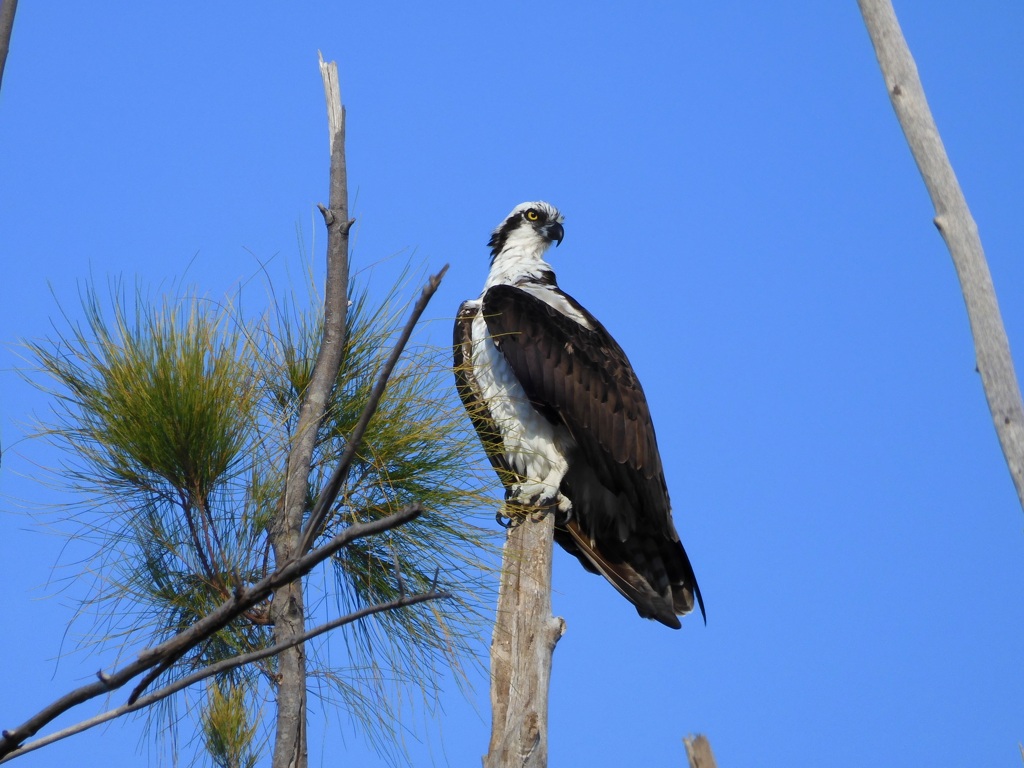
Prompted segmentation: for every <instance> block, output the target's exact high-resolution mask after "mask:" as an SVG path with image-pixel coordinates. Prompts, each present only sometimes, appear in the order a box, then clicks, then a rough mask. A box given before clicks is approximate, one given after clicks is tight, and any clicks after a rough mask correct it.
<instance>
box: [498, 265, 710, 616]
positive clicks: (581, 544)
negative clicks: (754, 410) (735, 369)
mask: <svg viewBox="0 0 1024 768" xmlns="http://www.w3.org/2000/svg"><path fill="white" fill-rule="evenodd" d="M562 296H563V297H564V298H565V300H566V301H567V302H568V305H569V306H570V307H571V308H572V309H573V310H575V313H577V314H578V316H580V317H582V318H583V319H584V320H585V321H586V325H583V324H580V323H578V322H576V321H575V320H574V319H573V318H571V317H569V316H567V315H566V314H564V313H562V312H560V311H559V310H558V309H556V308H555V307H554V306H552V305H551V304H550V303H548V302H547V301H544V300H543V299H541V298H538V297H537V296H536V295H533V294H532V293H530V292H529V291H526V290H523V289H522V288H519V287H516V286H511V285H497V286H494V287H492V288H490V289H489V290H487V291H486V292H485V293H484V296H483V299H482V305H481V310H480V311H481V312H482V313H483V316H484V320H485V322H486V324H487V329H488V333H489V334H490V336H491V338H492V339H493V340H494V343H495V344H496V345H497V346H498V348H499V349H500V350H501V352H502V355H503V356H504V358H505V360H506V361H507V362H508V364H509V366H510V367H511V368H512V370H513V372H514V373H515V375H516V378H517V379H518V380H519V382H520V383H521V385H522V387H523V390H524V391H525V393H526V396H527V397H528V398H529V399H530V402H531V403H532V404H533V406H534V407H535V408H536V409H537V410H538V411H539V412H540V413H542V414H544V415H545V416H546V417H547V418H548V419H550V420H551V421H552V422H553V423H560V424H562V425H564V426H565V427H566V429H567V430H568V431H569V434H570V435H571V436H572V438H573V440H574V441H575V444H576V448H575V450H577V451H578V452H579V453H578V455H576V456H574V459H578V461H576V460H573V461H570V471H569V472H568V473H567V474H566V477H565V479H564V480H563V492H565V493H566V495H567V496H568V497H569V498H570V499H572V500H573V509H574V511H575V513H576V515H575V517H574V518H573V519H571V520H569V522H568V528H567V529H562V531H561V532H560V533H559V534H558V541H559V543H560V544H561V545H562V546H563V547H565V548H566V549H567V550H569V551H570V552H571V553H572V554H574V555H576V557H578V558H579V559H580V561H581V562H583V564H584V565H585V566H586V567H587V568H588V570H592V571H595V572H599V573H601V574H602V575H604V576H605V578H607V579H608V580H609V581H610V582H611V583H612V584H613V585H614V586H615V588H616V589H618V590H619V591H620V592H621V593H622V594H623V595H624V596H625V597H627V598H628V599H629V600H630V601H632V602H633V603H634V605H636V607H637V610H638V611H639V612H640V613H641V615H644V616H647V617H650V618H655V619H657V620H658V621H661V622H662V623H664V624H666V625H667V626H671V627H678V626H679V622H678V619H676V618H675V614H677V613H679V614H682V613H687V612H688V611H690V610H692V608H693V606H694V597H696V600H697V602H698V603H699V604H700V608H701V613H702V614H703V613H704V603H703V600H702V599H701V595H700V589H699V588H698V586H697V580H696V577H695V576H694V573H693V568H692V567H691V565H690V562H689V558H687V556H686V552H685V551H684V550H683V547H682V544H681V543H680V541H679V535H678V534H677V533H676V530H675V525H674V524H673V522H672V515H671V505H670V502H669V497H668V486H667V485H666V483H665V476H664V471H663V469H662V464H661V457H660V454H659V452H658V442H657V437H656V436H655V433H654V425H653V423H652V421H651V415H650V410H649V408H648V405H647V398H646V396H645V395H644V391H643V387H641V385H640V382H639V380H638V379H637V376H636V373H635V372H634V370H633V366H632V365H630V362H629V359H628V358H627V357H626V354H625V352H623V351H622V348H621V347H620V346H619V345H618V344H617V343H616V342H615V340H614V339H613V338H612V337H611V335H610V334H609V333H608V331H607V330H605V328H604V326H602V325H601V323H599V322H598V321H597V320H596V319H595V318H594V317H593V316H592V315H591V314H590V313H589V312H587V311H586V310H585V309H584V308H583V307H582V306H581V305H580V304H579V303H578V302H576V301H575V300H574V299H572V297H569V296H567V295H565V294H562ZM587 326H589V327H587ZM573 467H576V469H573Z"/></svg>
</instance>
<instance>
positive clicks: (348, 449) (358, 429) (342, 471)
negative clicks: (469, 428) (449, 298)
mask: <svg viewBox="0 0 1024 768" xmlns="http://www.w3.org/2000/svg"><path fill="white" fill-rule="evenodd" d="M447 271H448V265H447V264H445V265H444V267H442V268H441V271H440V272H438V273H437V274H436V275H433V276H432V277H431V278H430V279H429V280H427V284H426V285H425V286H423V291H422V292H421V293H420V298H419V299H418V300H417V302H416V305H415V306H414V307H413V309H412V313H411V314H410V315H409V321H408V322H407V323H406V324H405V327H404V328H403V329H402V333H401V335H400V336H399V337H398V341H397V342H395V346H394V348H392V350H391V355H390V357H388V359H387V362H386V363H384V367H383V369H382V370H381V372H380V376H378V377H377V381H376V383H374V385H373V390H372V391H371V392H370V397H369V398H368V399H367V401H366V405H365V407H364V408H363V412H362V414H360V416H359V421H358V422H357V423H356V426H355V428H354V429H353V430H352V433H351V434H350V435H349V438H348V445H346V446H345V452H344V453H343V454H342V455H341V458H340V459H339V460H338V465H337V466H336V467H335V468H334V471H333V472H332V473H331V476H330V478H328V480H327V482H326V483H325V484H324V487H323V488H322V489H321V491H320V496H319V498H317V501H316V505H315V506H314V507H313V511H312V512H311V513H310V515H309V520H308V522H307V523H306V528H305V531H304V532H303V535H302V546H301V547H300V549H299V551H300V552H305V551H306V550H307V549H309V548H310V547H312V546H313V542H314V541H316V537H317V536H319V535H320V533H321V531H322V529H323V527H324V523H325V522H326V520H327V513H328V511H330V508H331V505H333V504H334V500H335V499H337V498H338V493H339V492H340V491H341V486H342V485H343V484H344V482H345V478H346V477H347V476H348V471H349V468H350V467H351V466H352V460H353V459H354V458H355V455H356V451H357V450H359V446H360V444H361V443H362V440H363V435H364V434H365V433H366V428H367V426H369V424H370V419H372V418H373V414H374V413H376V412H377V406H378V405H380V399H381V397H383V395H384V390H385V389H386V388H387V385H388V380H389V379H390V378H391V374H392V372H393V371H394V370H395V365H397V364H398V359H399V358H400V357H401V356H402V352H403V351H404V350H405V345H406V344H407V343H408V341H409V337H410V336H411V335H412V331H413V328H415V327H416V323H418V322H419V319H420V315H422V314H423V311H424V310H425V309H426V308H427V304H428V303H430V299H431V297H433V295H434V294H435V293H436V292H437V289H438V287H439V286H440V285H441V279H442V278H443V277H444V274H445V272H447Z"/></svg>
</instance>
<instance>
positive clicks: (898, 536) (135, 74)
mask: <svg viewBox="0 0 1024 768" xmlns="http://www.w3.org/2000/svg"><path fill="white" fill-rule="evenodd" d="M211 6H215V7H211ZM897 12H898V14H899V15H900V18H901V21H902V23H903V26H904V31H905V33H906V35H907V37H908V40H909V42H910V44H911V47H912V49H913V52H914V54H915V56H916V59H917V63H918V67H919V69H920V70H921V73H922V77H923V80H924V84H925V88H926V90H927V93H928V96H929V99H930V101H931V106H932V109H933V111H934V113H935V116H936V119H937V120H938V123H939V127H940V129H941V131H942V136H943V139H944V140H945V143H946V147H947V149H948V151H949V153H950V156H951V158H952V160H953V163H954V165H955V168H956V170H957V173H958V175H959V178H960V181H961V183H962V185H963V187H964V189H965V192H966V194H967V196H968V200H969V202H970V204H971V206H972V209H973V212H974V215H975V217H976V219H977V221H978V224H979V226H980V229H981V234H982V239H983V241H984V244H985V246H986V250H987V254H988V258H989V261H990V264H991V268H992V272H993V275H994V278H995V282H996V287H997V290H998V291H999V295H1000V299H1001V302H1002V308H1003V313H1004V317H1005V321H1006V324H1007V329H1008V331H1009V334H1010V339H1011V343H1012V344H1015V346H1016V349H1017V350H1018V353H1019V360H1024V358H1021V357H1020V356H1021V355H1024V301H1022V299H1024V258H1022V254H1024V227H1021V220H1022V211H1021V201H1022V200H1024V142H1022V141H1021V125H1022V124H1024V67H1022V55H1021V54H1022V51H1024V45H1022V40H1024V6H1021V5H1020V4H1019V3H1007V2H995V1H994V0H983V1H982V2H975V3H970V4H965V3H953V2H939V3H936V2H924V0H914V1H910V0H908V1H907V2H898V3H897ZM317 49H321V50H322V51H323V52H324V56H325V57H326V58H328V59H336V60H337V61H338V63H339V66H340V74H341V82H342V87H343V95H344V99H345V102H346V104H347V107H348V115H349V127H348V150H349V169H350V176H349V178H350V183H351V189H352V193H353V210H354V213H355V215H356V216H357V217H358V221H359V223H358V225H357V230H356V241H355V248H354V253H353V258H354V266H355V267H356V268H357V269H359V268H366V267H368V266H370V265H371V264H376V263H379V262H381V261H384V264H383V266H381V267H379V268H378V269H376V270H375V272H374V275H373V278H372V280H373V283H372V285H373V286H374V290H376V291H379V292H380V293H383V291H384V290H385V288H386V287H387V283H388V280H389V278H390V276H391V275H392V274H393V272H394V271H395V270H396V269H397V266H396V265H401V264H404V263H405V261H406V260H407V259H408V258H409V257H410V256H411V257H412V258H413V260H414V262H415V263H416V264H418V265H422V266H423V268H425V269H436V268H438V267H440V266H441V265H442V264H443V263H446V262H447V263H450V264H451V271H450V273H449V275H448V277H447V278H446V280H445V282H444V285H443V287H442V288H441V290H440V292H439V293H438V295H437V297H436V298H435V300H434V303H433V304H432V305H431V307H430V309H429V310H428V315H429V317H430V318H431V320H432V321H433V323H432V327H433V326H436V327H437V328H438V329H439V330H438V332H437V338H439V339H443V338H444V337H445V335H446V334H447V327H448V324H449V322H450V318H451V317H452V315H453V313H454V311H455V308H456V307H457V305H458V303H459V301H461V300H462V299H464V298H467V297H472V296H476V295H477V294H478V293H479V290H480V287H481V285H482V282H483V279H484V275H485V273H486V268H487V250H486V247H485V243H486V241H487V237H488V234H489V231H490V229H491V228H492V227H493V226H495V225H496V224H497V223H498V222H499V221H500V220H501V219H502V218H503V217H504V215H505V214H506V213H507V212H508V210H509V209H511V208H512V206H514V205H515V204H516V203H519V202H521V201H523V200H531V199H546V200H549V201H550V202H552V203H554V204H556V205H558V206H559V207H560V208H561V209H562V210H563V211H564V213H565V215H566V224H565V229H566V237H565V242H564V243H563V244H562V246H561V247H560V248H559V249H558V250H557V251H555V252H554V253H553V254H552V256H553V263H554V265H555V267H556V269H557V271H558V275H559V279H560V282H561V284H562V286H563V288H564V289H565V290H567V291H568V292H570V293H572V294H573V295H574V296H576V297H577V298H578V299H579V300H580V301H582V302H583V303H584V304H585V305H586V306H587V307H588V308H589V309H590V310H591V311H593V312H594V313H595V314H596V315H597V316H598V317H599V318H601V319H602V320H603V322H604V323H605V325H606V326H607V327H608V328H609V329H610V330H611V331H612V333H613V334H614V335H615V336H616V337H617V338H618V340H619V341H620V343H621V344H622V346H623V347H624V348H625V349H626V350H627V352H628V353H629V355H630V357H631V359H632V361H633V363H634V365H635V367H636V369H637V370H638V372H639V374H640V376H641V379H642V380H643V382H644V385H645V388H646V390H647V393H648V397H649V399H650V401H651V406H652V410H653V413H654V416H655V421H656V424H657V427H658V433H659V438H660V440H659V441H660V444H661V447H662V451H663V454H664V457H663V458H664V463H665V466H666V473H667V476H668V481H669V486H670V489H671V492H672V498H673V501H674V504H675V510H676V511H675V515H676V520H677V524H678V527H679V528H680V531H681V533H682V536H683V539H684V541H685V543H686V547H687V549H688V551H689V553H690V555H691V558H692V560H693V563H694V566H695V568H696V571H697V574H698V577H699V579H700V584H701V587H702V589H703V593H704V597H705V601H706V604H707V609H708V624H707V626H706V627H704V626H702V625H701V623H700V621H699V620H694V619H693V618H692V617H691V619H689V620H687V621H686V622H685V625H684V628H683V630H682V631H680V632H672V631H669V630H667V629H665V628H664V627H662V626H660V625H658V624H655V623H652V622H645V621H643V620H641V619H639V618H637V616H636V615H635V613H634V611H633V609H632V607H631V606H630V605H629V604H627V603H626V602H625V601H623V600H622V599H621V598H619V597H618V596H617V595H616V594H615V593H614V592H613V590H612V589H611V588H609V587H608V586H607V585H606V584H605V583H603V582H602V581H601V580H600V579H598V578H595V577H593V576H589V575H587V574H585V573H583V572H582V571H581V570H580V569H579V567H578V565H577V564H576V563H575V562H574V561H571V560H570V558H568V557H564V556H559V557H557V558H556V573H555V590H556V594H555V596H554V603H555V611H556V612H557V613H559V614H560V615H562V616H564V617H565V618H566V621H567V623H568V634H567V635H566V637H565V638H564V639H563V641H562V643H561V644H560V645H559V647H558V649H557V653H556V657H555V667H554V676H553V680H552V697H551V737H550V742H551V743H550V753H551V765H552V766H569V765H588V766H679V765H684V764H685V755H684V752H683V749H682V745H681V741H680V740H681V738H682V737H683V736H684V735H686V734H688V733H691V732H704V733H707V734H708V736H709V737H710V739H711V742H712V745H713V747H714V749H715V751H716V753H717V756H718V758H719V764H720V765H722V766H723V768H725V767H726V766H755V765H791V766H820V765H828V766H861V765H864V764H874V765H883V766H888V765H892V766H907V765H928V766H932V767H938V766H961V765H985V766H1019V765H1020V754H1019V751H1018V747H1017V744H1018V742H1019V741H1021V740H1024V599H1022V597H1024V534H1022V528H1024V515H1022V512H1021V509H1020V508H1019V506H1018V504H1017V501H1016V498H1015V495H1014V492H1013V488H1012V485H1011V482H1010V480H1009V476H1008V473H1007V471H1006V467H1005V463H1004V461H1003V458H1002V455H1001V453H1000V451H999V447H998V444H997V442H996V438H995V435H994V431H993V429H992V426H991V421H990V417H989V414H988V411H987V408H986V405H985V401H984V396H983V393H982V390H981V385H980V381H979V378H978V376H977V374H976V373H975V370H974V355H973V348H972V344H971V338H970V335H969V330H968V325H967V319H966V315H965V311H964V306H963V301H962V298H961V295H960V292H959V287H958V285H957V283H956V278H955V274H954V271H953V268H952V265H951V262H950V260H949V257H948V255H947V253H946V251H945V248H944V246H943V243H942V241H941V239H940V238H939V236H938V234H937V233H936V231H935V229H934V227H933V225H932V223H931V218H932V211H931V208H930V204H929V201H928V197H927V195H926V193H925V190H924V188H923V185H922V183H921V180H920V177H919V176H918V174H917V171H916V168H915V166H914V164H913V161H912V159H911V157H910V154H909V152H908V150H907V148H906V145H905V143H904V140H903V137H902V134H901V133H900V130H899V127H898V125H897V123H896V120H895V117H894V115H893V114H892V110H891V108H890V106H889V102H888V99H887V98H886V95H885V90H884V87H883V84H882V80H881V77H880V75H879V72H878V68H877V65H876V62H875V59H874V55H873V52H872V50H871V47H870V43H869V41H868V38H867V34H866V32H865V31H864V29H863V24H862V22H861V19H860V17H859V15H858V12H857V9H856V4H855V3H854V2H853V0H848V2H845V3H822V2H804V3H796V2H783V3H771V4H765V3H721V2H719V3H707V2H703V3H702V2H675V3H657V4H655V3H649V4H632V5H629V6H627V5H626V4H623V3H616V4H612V3H606V2H600V3H579V2H577V3H564V4H554V3H550V4H536V3H531V4H501V5H499V4H486V3H468V2H467V3H448V2H439V3H406V4H399V3H393V2H381V3H359V4H334V3H329V2H328V3H319V4H315V5H313V4H308V5H305V6H303V7H298V6H297V5H292V4H289V5H288V7H287V8H285V7H284V4H279V5H278V6H273V7H271V6H270V5H269V4H267V5H264V6H253V5H252V4H240V3H235V4H204V3H186V4H180V3H179V4H162V5H161V6H159V7H158V6H157V5H156V4H150V3H128V2H121V3H102V4H97V3H92V4H81V3H70V2H53V3H29V2H23V3H22V4H21V6H20V7H19V10H18V18H17V22H16V25H15V30H14V40H13V44H12V50H11V54H10V58H9V60H8V63H7V70H6V73H5V78H4V84H3V92H2V94H0V265H2V278H0V341H2V342H3V346H2V348H0V355H2V359H3V362H2V363H0V387H2V389H0V392H2V397H0V404H2V405H0V408H2V412H0V419H2V420H0V430H2V437H3V444H4V447H5V449H6V450H5V453H4V457H3V466H2V470H0V503H2V506H3V510H4V514H2V515H0V563H3V577H4V581H5V583H4V587H5V588H4V590H3V596H2V598H0V615H2V616H3V617H4V618H3V628H4V631H3V632H0V657H2V658H3V659H4V670H5V671H4V675H3V682H2V683H0V691H2V693H0V727H10V726H12V725H14V724H16V723H19V722H21V720H22V719H23V718H24V717H25V716H27V715H28V714H29V713H30V712H31V711H34V710H35V709H36V708H37V707H38V706H40V705H42V704H43V703H45V702H47V701H49V700H50V699H52V698H54V697H56V696H57V695H58V694H60V693H63V692H64V691H66V690H67V689H68V688H69V687H71V686H72V685H75V684H78V683H80V682H82V681H84V680H86V679H88V678H89V677H90V676H91V675H92V674H93V673H94V672H95V670H96V669H98V668H100V667H109V666H110V665H112V664H113V663H114V658H113V656H112V654H109V653H108V654H101V655H99V656H88V655H85V656H83V655H81V654H76V655H73V656H71V657H69V658H66V659H64V660H62V661H60V663H59V664H58V663H57V662H55V658H56V657H57V656H58V655H60V654H61V652H62V641H63V631H64V627H65V624H66V622H67V620H68V618H69V616H70V608H69V599H68V597H65V596H62V595H61V594H60V592H59V588H60V587H62V586H66V587H67V589H68V590H69V593H68V594H69V595H70V594H75V593H76V590H78V588H79V586H78V585H76V584H74V583H72V584H68V585H65V584H64V583H63V582H60V581H59V579H60V578H62V577H64V576H67V575H68V574H69V573H70V572H72V571H73V569H71V570H60V571H57V572H56V573H54V572H53V571H52V567H53V566H54V565H55V564H56V563H58V562H65V563H66V562H67V561H68V557H67V556H65V557H64V559H63V560H62V559H61V555H60V550H61V540H60V539H59V538H57V537H54V536H52V535H48V534H47V533H46V532H44V531H42V530H40V529H39V528H38V527H37V526H35V525H34V524H33V519H32V517H33V515H32V513H31V509H30V508H26V506H25V503H24V502H25V500H28V501H29V502H31V503H36V502H45V501H46V500H48V499H51V498H52V493H51V492H50V491H49V490H48V489H46V488H44V487H42V486H41V485H39V484H36V483H33V482H31V481H30V480H28V479H26V475H30V474H32V473H34V471H35V469H34V466H35V464H36V463H42V464H51V463H53V457H52V455H50V454H48V453H47V452H46V450H45V449H44V448H43V447H42V446H41V445H36V444H32V443H25V442H22V441H21V437H22V435H23V434H24V432H25V427H24V425H25V424H26V423H27V422H31V421H32V420H33V418H34V414H35V415H40V414H45V412H46V408H47V402H46V399H45V398H44V397H43V396H41V395H40V394H39V393H38V392H36V391H34V390H33V389H32V388H31V387H30V386H29V385H28V384H26V383H24V382H23V381H22V379H21V378H20V377H19V375H18V373H17V370H18V369H19V368H20V367H23V365H24V364H23V363H22V362H21V361H20V354H21V353H20V350H19V347H18V340H19V339H22V338H38V337H41V336H44V335H46V334H47V333H49V331H50V322H51V318H53V317H55V316H56V315H57V310H56V300H55V298H54V297H56V299H57V300H59V301H60V302H61V303H62V304H63V305H65V306H68V307H74V306H75V305H76V301H77V298H76V297H77V291H78V286H79V285H80V283H81V281H83V280H85V279H86V278H87V277H88V276H90V275H92V276H93V277H94V278H95V279H96V280H97V281H99V282H103V281H105V280H106V279H107V277H108V276H115V277H116V276H123V277H124V279H125V280H126V281H128V282H129V284H130V283H131V282H133V281H134V280H136V279H138V280H139V281H141V282H142V283H144V284H147V285H150V286H157V287H160V286H165V287H166V288H167V290H171V289H173V287H174V286H175V285H177V284H178V283H180V282H181V281H182V280H183V281H184V282H190V283H193V284H196V285H199V286H201V287H202V288H203V290H204V291H206V292H208V293H209V294H210V295H214V296H219V295H222V294H223V293H225V292H229V291H231V290H232V289H233V287H236V286H237V285H239V284H240V283H243V282H244V281H247V280H249V279H251V278H253V277H254V276H256V275H258V272H259V262H260V261H266V260H270V259H272V261H271V265H272V266H271V268H270V269H271V271H272V274H274V275H279V276H286V275H288V274H297V273H298V269H299V266H298V265H299V263H300V261H301V255H300V250H299V246H298V244H297V239H296V229H297V228H299V229H300V230H301V231H302V232H303V233H304V234H303V237H304V238H305V241H306V244H307V248H308V247H309V244H310V242H311V240H312V239H313V237H314V235H313V233H314V232H315V233H316V234H315V237H316V242H317V243H318V244H319V243H321V242H322V240H323V237H322V231H321V225H320V222H319V215H318V214H316V212H315V204H316V203H317V202H318V201H321V200H324V199H325V197H326V169H327V131H326V127H325V118H324V104H323V95H322V90H321V85H320V78H319V74H318V71H317V66H316V52H317ZM396 254H397V255H398V256H397V258H390V259H389V257H394V256H395V255H396ZM51 292H52V294H51ZM478 458H479V457H474V459H475V460H476V459H478ZM48 582H49V584H48ZM65 650H66V646H65ZM482 650H483V649H482ZM476 682H477V690H476V692H475V694H473V696H472V697H471V699H470V701H468V702H467V701H466V699H464V697H463V696H462V694H461V693H460V692H459V691H458V690H457V689H456V688H455V687H454V686H449V687H448V688H447V689H446V692H445V696H444V698H443V702H442V704H443V711H438V712H436V713H423V712H419V713H418V714H417V715H415V718H414V721H412V722H410V723H409V725H410V727H411V728H412V729H413V734H414V735H413V736H410V741H409V748H410V751H411V754H412V756H413V762H414V764H415V765H417V766H424V765H431V764H433V763H432V761H433V762H436V764H438V765H445V764H450V765H452V766H471V765H479V762H478V760H479V756H480V755H481V754H482V753H483V752H484V751H485V749H486V743H487V736H488V728H489V717H488V714H487V687H486V681H485V680H484V679H483V678H480V679H477V681H476ZM315 719H316V722H315V723H314V727H313V729H314V735H313V736H312V738H311V742H310V752H311V757H312V759H311V764H312V765H339V764H340V765H360V766H372V765H378V764H383V763H382V761H380V760H379V759H378V758H376V757H374V756H373V754H372V753H371V752H368V751H367V749H366V747H365V746H364V744H363V743H362V741H361V740H360V739H359V738H358V737H357V736H354V735H353V734H352V733H351V731H346V732H344V733H339V732H338V730H337V728H336V727H335V726H334V725H330V726H329V727H327V728H324V727H322V721H321V719H319V715H318V716H317V718H315ZM332 722H333V721H332ZM142 732H143V730H142V725H141V723H140V722H138V721H127V722H117V723H115V724H113V725H111V726H108V727H106V728H104V729H101V730H97V731H94V732H92V733H90V734H88V735H84V736H80V737H77V738H76V739H74V740H72V741H69V742H65V744H64V745H62V746H57V747H52V748H48V749H47V750H44V751H42V752H40V753H37V754H36V755H34V756H31V757H27V758H25V759H24V760H23V761H22V763H21V764H22V765H25V766H58V765H67V764H78V765H83V764H85V765H99V764H104V765H109V766H133V765H137V764H138V763H139V761H140V754H141V755H143V756H145V755H146V754H151V750H150V749H149V748H148V747H147V746H145V744H144V743H142V745H141V746H140V735H141V734H142ZM156 751H159V749H157V750H156ZM86 755H87V756H88V757H84V756H86Z"/></svg>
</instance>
